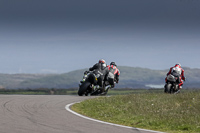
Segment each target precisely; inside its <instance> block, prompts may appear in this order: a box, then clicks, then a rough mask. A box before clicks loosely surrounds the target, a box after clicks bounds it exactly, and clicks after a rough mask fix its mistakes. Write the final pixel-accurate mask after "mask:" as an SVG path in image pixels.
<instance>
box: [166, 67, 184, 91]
mask: <svg viewBox="0 0 200 133" xmlns="http://www.w3.org/2000/svg"><path fill="white" fill-rule="evenodd" d="M169 74H171V75H173V76H175V77H178V78H179V85H178V87H179V90H180V89H181V88H182V85H183V80H184V81H185V76H184V70H183V69H182V68H181V65H180V64H179V63H177V64H175V66H174V67H171V68H170V70H169V72H168V73H167V76H168V75H169ZM165 82H167V78H165Z"/></svg>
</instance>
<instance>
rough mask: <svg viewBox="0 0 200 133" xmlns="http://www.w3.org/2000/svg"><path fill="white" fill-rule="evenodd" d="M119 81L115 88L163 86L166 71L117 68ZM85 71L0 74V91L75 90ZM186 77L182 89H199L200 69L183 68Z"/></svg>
mask: <svg viewBox="0 0 200 133" xmlns="http://www.w3.org/2000/svg"><path fill="white" fill-rule="evenodd" d="M119 69H120V72H121V74H120V81H119V84H117V85H116V88H149V87H152V86H156V85H160V86H161V87H162V86H163V85H164V83H165V82H164V79H165V76H166V73H167V72H168V70H151V69H147V68H139V67H126V66H119ZM85 70H87V69H81V70H76V71H72V72H68V73H63V74H0V89H1V88H6V89H19V88H21V89H28V88H30V89H34V88H66V89H68V88H77V87H78V84H79V81H80V80H81V79H82V77H83V72H84V71H85ZM184 70H185V76H186V77H187V79H186V82H185V83H184V86H183V87H184V88H200V87H199V86H200V69H190V68H184Z"/></svg>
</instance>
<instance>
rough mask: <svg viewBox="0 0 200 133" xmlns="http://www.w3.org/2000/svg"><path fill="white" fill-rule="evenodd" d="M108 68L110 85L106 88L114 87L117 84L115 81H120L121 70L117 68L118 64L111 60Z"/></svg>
mask: <svg viewBox="0 0 200 133" xmlns="http://www.w3.org/2000/svg"><path fill="white" fill-rule="evenodd" d="M107 68H108V70H109V73H108V76H107V80H108V82H109V84H110V85H109V86H106V89H107V87H110V88H114V86H115V83H114V82H116V83H118V82H119V75H120V71H119V69H118V68H117V65H116V64H115V62H111V63H110V65H108V66H107Z"/></svg>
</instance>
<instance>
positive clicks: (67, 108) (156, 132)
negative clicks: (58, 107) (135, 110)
mask: <svg viewBox="0 0 200 133" xmlns="http://www.w3.org/2000/svg"><path fill="white" fill-rule="evenodd" d="M76 103H79V102H76ZM73 104H75V103H71V104H68V105H66V106H65V109H66V110H67V111H69V112H71V113H73V114H75V115H77V116H80V117H82V118H85V119H88V120H91V121H95V122H99V123H104V124H108V125H112V126H118V127H123V128H134V129H137V130H141V131H149V132H153V133H164V132H160V131H153V130H147V129H142V128H135V127H128V126H123V125H118V124H114V123H109V122H104V121H100V120H96V119H92V118H89V117H86V116H83V115H81V114H78V113H76V112H74V111H72V110H71V109H70V106H71V105H73Z"/></svg>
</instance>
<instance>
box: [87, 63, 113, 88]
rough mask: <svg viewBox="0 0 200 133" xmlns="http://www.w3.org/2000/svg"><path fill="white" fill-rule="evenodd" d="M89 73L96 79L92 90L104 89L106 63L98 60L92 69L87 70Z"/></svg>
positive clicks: (106, 71) (106, 72) (107, 71)
mask: <svg viewBox="0 0 200 133" xmlns="http://www.w3.org/2000/svg"><path fill="white" fill-rule="evenodd" d="M89 71H93V73H94V74H95V75H96V77H97V85H96V86H94V87H93V89H98V88H104V86H103V83H104V79H105V77H106V76H107V75H108V73H109V70H108V68H107V65H106V61H105V60H103V59H101V60H99V62H98V63H96V64H95V65H94V66H93V67H91V68H89Z"/></svg>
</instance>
